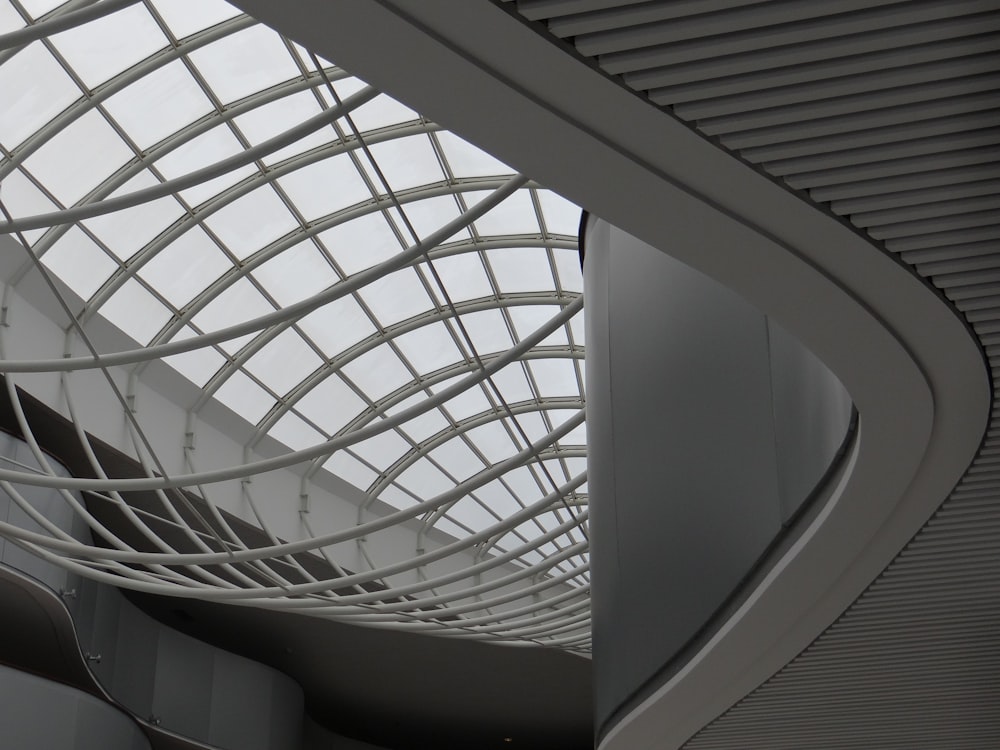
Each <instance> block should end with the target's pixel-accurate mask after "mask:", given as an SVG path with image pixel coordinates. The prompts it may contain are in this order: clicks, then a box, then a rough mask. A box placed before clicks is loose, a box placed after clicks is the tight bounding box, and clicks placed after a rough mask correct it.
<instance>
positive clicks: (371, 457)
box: [351, 430, 412, 469]
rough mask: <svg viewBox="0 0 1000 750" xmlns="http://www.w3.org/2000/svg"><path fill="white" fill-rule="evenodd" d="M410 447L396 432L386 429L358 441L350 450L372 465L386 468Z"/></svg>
mask: <svg viewBox="0 0 1000 750" xmlns="http://www.w3.org/2000/svg"><path fill="white" fill-rule="evenodd" d="M411 448H412V446H411V445H410V444H409V443H408V442H406V440H404V439H403V438H402V437H401V436H400V435H399V433H398V432H396V431H395V430H387V431H386V432H383V433H382V434H380V435H376V436H374V437H370V438H368V439H367V440H364V441H362V442H360V443H358V444H357V445H355V446H353V447H352V448H351V450H352V452H354V453H356V454H357V455H359V456H360V457H361V458H363V459H365V460H366V461H368V462H369V463H370V464H372V465H373V466H378V467H380V468H383V469H387V468H389V467H390V466H392V464H394V463H395V462H396V460H397V459H399V458H400V457H401V456H403V454H405V453H408V452H409V451H410V450H411Z"/></svg>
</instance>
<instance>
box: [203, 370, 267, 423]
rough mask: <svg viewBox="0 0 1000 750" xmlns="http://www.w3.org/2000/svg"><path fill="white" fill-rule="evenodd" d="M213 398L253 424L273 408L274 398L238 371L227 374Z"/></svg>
mask: <svg viewBox="0 0 1000 750" xmlns="http://www.w3.org/2000/svg"><path fill="white" fill-rule="evenodd" d="M215 397H216V399H218V400H219V401H221V402H222V403H224V404H225V405H226V406H228V407H229V408H230V409H232V410H233V411H235V412H236V413H237V414H239V415H240V416H241V417H243V418H244V419H246V420H248V421H250V422H252V423H253V424H257V423H258V422H259V421H260V420H261V419H263V418H264V415H265V414H267V413H268V412H269V411H270V410H271V408H272V407H273V406H274V397H273V396H271V395H270V394H269V393H268V392H267V391H265V390H264V389H263V388H261V387H260V386H259V385H257V384H256V383H255V382H253V381H252V380H251V379H250V378H248V377H247V376H246V375H245V374H243V373H242V372H240V371H239V370H236V371H234V372H232V373H230V374H229V377H228V378H227V379H226V382H225V383H223V384H222V385H221V386H220V387H219V390H217V391H216V392H215Z"/></svg>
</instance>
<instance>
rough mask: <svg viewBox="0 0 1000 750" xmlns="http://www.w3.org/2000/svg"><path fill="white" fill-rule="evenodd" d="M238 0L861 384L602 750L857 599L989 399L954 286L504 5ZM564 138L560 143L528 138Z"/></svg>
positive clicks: (664, 736) (688, 717)
mask: <svg viewBox="0 0 1000 750" xmlns="http://www.w3.org/2000/svg"><path fill="white" fill-rule="evenodd" d="M239 4H240V5H241V6H242V7H244V8H245V9H247V10H248V11H250V12H252V13H257V14H259V16H260V17H261V18H262V19H264V20H266V21H267V22H269V23H272V24H274V26H275V27H276V28H279V29H281V30H282V32H283V33H285V34H287V35H289V36H291V37H293V38H295V39H296V40H297V41H299V42H302V43H304V44H305V45H306V46H308V47H310V48H312V49H315V50H317V51H318V52H320V53H324V54H330V55H331V56H333V55H335V56H336V59H337V60H338V62H340V63H341V64H343V65H344V66H345V67H347V68H348V69H350V70H353V71H356V72H357V73H358V74H359V75H360V76H362V77H363V78H366V79H367V80H369V81H370V82H371V83H373V84H374V85H376V86H379V87H380V88H382V89H383V90H385V91H387V92H388V93H390V94H392V95H393V96H395V97H397V98H399V99H401V100H402V101H404V102H406V103H407V104H408V105H410V106H412V107H414V108H416V109H418V110H419V111H422V112H425V113H426V114H428V115H429V116H431V117H434V118H435V119H437V120H438V121H439V122H440V123H441V124H442V125H444V126H446V127H449V128H451V129H453V130H455V131H456V132H459V133H461V134H462V136H463V137H465V138H468V139H470V140H472V141H473V142H476V143H477V144H478V145H480V146H481V147H483V148H485V149H487V150H488V151H490V152H491V153H493V154H494V155H496V156H497V157H498V158H501V159H503V160H505V161H507V162H508V163H511V164H513V165H514V166H516V167H517V168H518V169H519V170H521V171H523V172H524V173H526V174H530V175H531V176H532V177H533V178H535V179H537V180H539V181H540V182H541V183H543V184H545V185H547V186H549V187H551V188H553V189H555V190H557V191H559V192H561V193H563V194H564V195H565V196H566V197H568V198H570V199H572V200H574V201H576V202H577V203H579V204H580V205H583V206H584V207H586V208H587V209H588V210H589V211H591V212H593V213H595V214H597V215H599V216H601V217H602V218H604V219H606V220H607V221H609V222H611V223H613V224H615V225H616V226H619V227H621V228H622V229H624V230H625V231H628V232H629V233H631V234H633V235H635V236H637V237H639V238H640V239H642V240H644V241H645V242H647V243H649V244H651V245H653V246H655V247H659V248H662V249H664V250H669V252H670V254H671V255H673V256H674V257H677V258H678V259H680V260H683V261H684V262H685V263H688V264H689V265H691V266H693V267H695V268H697V269H699V270H701V271H703V272H705V273H707V274H709V275H710V276H712V277H714V278H716V279H718V280H719V281H721V282H723V283H725V284H727V285H728V286H730V287H731V288H733V289H735V290H737V291H738V292H740V293H741V294H743V295H744V296H745V297H746V298H747V299H748V300H749V301H750V302H752V303H753V304H754V305H756V306H757V307H759V308H761V309H762V310H763V311H764V312H765V313H767V314H768V315H770V316H772V317H773V318H774V319H776V320H777V321H779V322H780V323H781V324H782V325H783V326H784V327H785V328H786V329H788V330H789V331H790V332H791V333H792V334H793V335H795V336H796V337H797V338H798V339H799V340H800V341H802V342H803V343H804V344H805V345H806V346H807V347H809V348H810V349H811V350H812V351H813V352H814V353H816V354H817V355H818V356H819V357H820V358H821V359H822V360H823V361H824V362H825V363H826V365H827V366H828V367H829V368H830V369H831V370H832V371H833V372H834V373H835V374H836V375H837V376H838V377H839V378H840V380H841V382H843V384H844V385H845V386H846V388H847V389H848V391H849V392H850V394H851V397H852V399H853V400H854V403H855V405H856V407H857V409H858V412H859V432H858V439H857V443H856V447H855V451H854V453H853V454H852V455H851V456H850V457H849V463H848V468H847V471H846V473H845V475H844V477H843V479H842V481H841V483H840V484H839V485H838V486H837V487H836V488H835V489H834V491H833V493H832V494H831V496H830V498H829V500H828V501H827V502H826V504H825V506H824V507H823V509H822V511H821V512H820V513H819V514H818V516H817V517H816V518H815V520H814V521H813V522H812V523H811V525H810V526H809V527H808V529H806V531H805V532H804V533H803V534H802V536H801V538H800V539H799V540H798V541H797V542H796V543H795V544H794V546H793V547H792V548H791V549H790V550H789V551H788V552H787V553H786V554H785V555H784V557H783V558H782V559H781V560H780V562H779V563H778V564H777V565H776V566H775V567H774V568H773V569H772V571H771V572H770V574H769V575H768V576H767V577H766V579H765V580H764V581H763V582H762V583H761V584H760V585H759V586H758V588H757V590H756V591H755V592H754V593H753V594H752V595H751V596H750V598H749V599H748V600H747V602H746V603H745V604H744V606H742V607H741V608H740V609H739V611H738V612H736V613H735V614H734V615H733V617H732V618H730V620H729V621H728V622H727V623H726V624H725V625H724V626H723V627H722V629H721V630H720V631H719V633H718V634H717V635H716V636H715V637H714V638H713V639H712V640H711V642H709V643H708V644H707V645H706V646H705V647H704V648H703V649H702V650H701V651H700V652H699V654H698V655H697V656H695V657H694V658H693V659H692V660H691V661H690V663H689V664H688V665H687V666H686V667H685V668H684V669H683V670H682V671H681V672H680V673H678V674H677V675H676V676H675V677H674V678H673V679H671V680H670V681H669V682H668V683H667V684H666V685H664V686H663V688H661V689H660V690H659V691H657V693H656V694H655V695H653V696H652V697H651V698H650V699H648V700H647V701H646V702H645V703H643V704H642V705H641V706H640V707H639V708H638V709H637V710H636V711H634V712H632V713H631V714H630V715H629V716H628V717H627V718H626V719H624V720H623V721H621V722H620V723H619V724H618V725H617V726H616V727H615V728H614V729H613V730H612V731H611V732H610V733H609V734H608V736H607V737H606V738H605V739H604V741H603V742H602V743H601V747H602V748H605V749H607V750H616V749H617V748H647V747H656V748H668V747H676V746H678V745H680V744H681V743H682V742H683V741H684V740H686V739H687V738H688V737H689V736H691V734H693V733H694V732H695V731H697V730H698V729H699V728H701V727H702V726H703V725H704V724H705V723H707V722H708V721H709V720H711V719H712V718H714V717H715V716H717V715H718V714H719V713H721V712H722V711H724V710H725V709H726V708H728V707H729V706H730V705H732V704H733V703H734V702H735V701H736V700H738V699H739V698H741V697H742V696H743V695H745V694H746V693H747V692H748V691H749V690H751V689H753V688H754V687H756V686H757V685H758V684H760V683H761V682H762V681H763V680H765V679H766V678H767V677H769V676H770V675H771V674H773V673H774V672H775V671H776V670H777V669H779V668H780V667H781V666H783V665H784V664H785V663H786V662H787V661H788V660H790V659H791V658H792V657H793V656H795V654H797V653H798V652H799V651H800V650H801V649H802V648H804V647H805V646H806V645H807V644H808V643H809V642H810V641H811V640H812V639H813V638H815V637H816V636H817V635H818V634H819V633H820V632H821V631H822V630H823V629H824V628H825V627H826V626H827V625H828V624H829V623H830V622H832V621H833V620H834V619H835V618H836V617H837V616H838V615H839V614H840V613H841V612H842V611H843V610H844V609H845V608H846V607H847V606H848V605H849V604H850V603H851V602H852V601H853V600H854V599H855V597H857V595H858V594H859V593H860V592H861V591H862V590H863V589H864V587H865V586H866V585H867V584H868V583H869V582H870V581H871V580H872V579H873V578H874V577H875V576H876V575H878V573H879V572H881V571H882V569H883V568H884V567H885V565H886V564H887V563H888V562H889V561H890V560H891V559H892V557H893V556H894V555H895V554H896V553H897V552H898V551H899V549H900V548H901V547H902V546H903V544H904V543H905V542H906V541H907V540H908V539H909V538H910V537H911V536H912V535H913V534H914V533H915V532H916V531H917V530H918V529H919V528H920V526H921V525H922V524H923V523H924V522H925V521H926V520H927V518H928V517H929V516H930V514H931V513H932V512H933V511H934V510H935V508H936V507H937V506H938V505H939V504H940V502H941V501H942V500H943V498H944V497H945V496H946V495H947V493H948V492H949V491H950V490H951V489H952V488H953V487H954V485H955V483H956V481H957V480H958V478H959V477H960V476H961V475H962V473H963V472H964V471H965V469H966V467H967V466H968V464H969V462H970V460H971V458H972V456H973V454H974V452H975V450H976V448H977V446H978V444H979V440H980V436H981V434H982V429H983V428H984V427H985V424H986V419H987V416H988V411H989V404H990V388H989V381H988V379H987V373H986V369H985V367H984V363H983V357H982V354H981V352H980V350H979V348H978V346H977V345H976V343H975V341H974V340H973V338H972V337H971V336H970V335H969V332H968V331H967V330H966V328H965V326H964V324H963V323H962V322H961V321H960V320H959V319H958V317H957V316H956V314H955V313H954V312H953V310H952V309H951V308H950V307H949V306H948V305H947V304H946V303H945V302H943V301H942V300H941V299H940V298H939V297H938V296H937V295H936V294H935V293H934V292H933V291H931V290H930V289H929V288H928V287H927V285H925V284H924V283H923V282H922V281H921V280H920V279H918V278H917V277H916V276H915V275H913V274H912V273H911V272H910V271H909V270H908V269H906V268H904V267H902V266H901V265H900V264H899V263H897V262H896V261H895V260H893V259H892V258H890V257H888V256H887V255H886V254H885V253H883V252H882V251H881V250H880V249H878V248H876V247H874V246H872V244H871V243H870V242H869V241H868V240H866V239H865V238H863V237H862V236H860V235H859V234H858V233H857V232H856V231H854V230H853V229H851V228H849V227H848V226H846V224H845V223H843V222H842V221H840V220H838V219H836V218H834V217H832V216H830V215H828V214H826V213H824V212H823V211H821V210H818V209H817V208H816V207H815V206H813V205H810V204H808V203H807V202H806V201H804V200H802V199H800V198H799V197H798V196H796V195H794V194H792V193H791V192H789V191H788V190H787V189H786V188H784V187H782V186H779V185H777V184H776V183H774V182H773V181H771V180H770V179H768V178H766V177H764V176H762V175H761V174H759V173H757V172H756V171H755V170H753V169H751V168H750V167H748V166H746V165H744V164H742V163H740V162H738V161H737V160H735V159H734V158H733V157H732V156H730V155H729V154H727V153H724V152H722V151H721V150H720V149H718V148H716V147H715V146H714V145H713V144H712V143H710V142H708V141H706V140H705V139H703V138H702V137H700V136H698V135H696V134H695V133H693V132H692V131H691V130H689V129H688V128H687V127H686V126H685V125H682V124H681V123H678V122H677V121H675V120H673V119H672V118H671V117H669V116H668V115H667V114H665V113H664V112H662V111H660V110H658V109H656V108H655V107H653V106H651V105H649V104H648V103H647V102H644V101H642V100H641V99H639V98H638V97H636V96H635V95H634V94H633V93H631V92H628V91H625V90H624V89H623V88H622V87H620V86H619V85H618V84H617V83H615V82H614V81H612V80H609V79H607V78H605V77H604V76H603V75H602V74H600V73H598V72H596V71H594V70H593V69H592V68H590V67H589V66H588V65H586V64H585V63H583V62H581V61H579V60H577V59H574V58H573V57H572V56H570V55H567V54H566V53H565V52H563V51H562V50H560V49H558V48H557V47H556V46H554V45H552V44H551V43H550V42H548V41H547V40H544V39H542V38H541V37H535V36H534V35H532V34H530V33H525V29H524V27H523V25H522V24H521V22H519V21H518V20H516V19H514V18H512V17H510V16H509V15H508V14H506V13H505V12H504V11H503V10H502V9H500V8H498V7H496V6H495V5H493V4H491V3H468V2H462V1H461V0H442V1H441V2H436V3H417V2H402V1H400V0H384V2H381V3H370V4H364V6H363V7H355V6H352V7H349V8H345V7H342V6H338V7H336V8H333V7H332V6H330V5H329V4H328V3H323V2H320V1H319V0H304V1H303V2H300V3H297V4H296V5H295V6H294V9H285V8H282V9H281V11H280V12H279V11H278V10H277V9H276V8H275V7H274V6H271V7H268V4H267V3H263V2H260V0H241V1H240V2H239ZM359 5H360V4H359ZM373 25H377V27H378V28H380V29H382V30H383V33H381V34H380V35H379V36H378V38H377V39H373V38H372V36H371V35H362V34H359V33H357V29H359V28H361V27H368V28H371V27H372V26H373ZM511 49H517V54H516V55H512V54H510V50H511ZM400 59H405V60H406V61H407V65H405V66H400V65H399V63H398V61H399V60H400ZM442 82H447V85H445V84H443V83H442ZM456 92H461V96H457V95H456ZM554 143H559V144H562V148H560V149H552V148H534V147H532V145H531V144H554ZM526 144H527V145H526Z"/></svg>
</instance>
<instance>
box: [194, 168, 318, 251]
mask: <svg viewBox="0 0 1000 750" xmlns="http://www.w3.org/2000/svg"><path fill="white" fill-rule="evenodd" d="M205 223H206V224H207V225H208V227H209V229H211V230H212V231H213V232H215V234H216V235H218V237H219V239H220V240H222V242H223V243H224V244H225V245H226V247H228V248H229V250H231V251H232V253H233V255H235V256H236V257H237V258H239V259H240V260H243V259H244V258H247V257H248V256H250V255H253V254H254V253H255V252H257V251H258V250H260V249H261V248H262V247H264V246H265V245H267V244H269V243H271V242H273V241H274V240H276V239H278V238H279V237H282V236H284V235H286V234H288V233H289V232H291V231H292V230H293V229H295V228H297V227H298V226H299V223H298V222H297V221H296V220H295V217H294V216H292V214H291V213H290V212H289V211H288V209H287V208H285V204H284V203H282V202H281V199H280V198H278V196H277V194H276V193H275V192H274V190H273V189H272V188H271V186H270V185H264V186H263V187H259V188H257V189H256V190H253V191H251V192H250V193H248V194H246V195H244V196H243V197H241V198H238V199H237V200H235V201H233V202H232V203H230V204H229V205H227V206H224V207H223V208H221V209H219V210H218V211H217V212H215V213H214V214H212V215H211V216H210V217H209V218H208V219H206V221H205Z"/></svg>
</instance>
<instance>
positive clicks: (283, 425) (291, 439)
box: [267, 413, 323, 451]
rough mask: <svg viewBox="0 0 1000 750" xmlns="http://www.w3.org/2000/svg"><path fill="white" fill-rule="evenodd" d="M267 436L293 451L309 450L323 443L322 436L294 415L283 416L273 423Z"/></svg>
mask: <svg viewBox="0 0 1000 750" xmlns="http://www.w3.org/2000/svg"><path fill="white" fill-rule="evenodd" d="M267 434H268V435H270V436H271V437H273V438H274V439H275V440H280V441H281V442H282V443H284V444H285V445H287V446H288V447H289V448H291V449H292V450H293V451H297V450H302V449H303V448H309V447H311V446H313V445H316V444H317V443H321V442H323V436H322V435H320V434H319V433H318V432H316V430H314V429H313V428H312V427H310V426H309V425H308V424H306V422H305V421H304V420H303V419H302V418H301V417H299V416H298V415H296V414H291V413H289V414H285V415H284V416H283V417H282V418H281V419H279V420H278V421H277V422H275V423H274V425H273V426H272V427H271V429H270V430H268V431H267Z"/></svg>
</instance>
